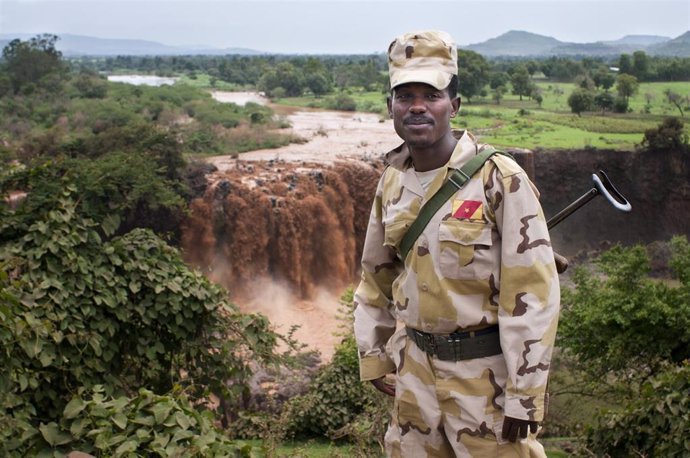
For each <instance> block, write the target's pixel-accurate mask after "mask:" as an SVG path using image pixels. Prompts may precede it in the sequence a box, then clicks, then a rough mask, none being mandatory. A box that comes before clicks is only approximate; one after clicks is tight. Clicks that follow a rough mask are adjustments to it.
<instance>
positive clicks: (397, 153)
mask: <svg viewBox="0 0 690 458" xmlns="http://www.w3.org/2000/svg"><path fill="white" fill-rule="evenodd" d="M452 134H453V137H455V138H456V139H457V140H458V143H457V145H455V149H454V150H453V153H452V154H451V156H450V159H449V160H448V162H447V163H446V167H447V168H449V169H459V168H461V167H462V166H463V165H464V164H465V162H467V161H469V160H470V159H471V158H472V156H474V155H476V154H477V152H478V151H479V148H478V145H477V140H476V139H475V138H474V136H473V135H472V134H471V133H469V132H468V131H466V130H453V131H452ZM385 160H386V163H387V164H388V165H389V166H391V167H393V168H394V169H397V170H399V171H401V172H405V170H407V169H410V168H412V156H411V155H410V150H409V148H408V147H407V143H403V144H401V145H400V146H398V147H397V148H394V149H392V150H390V151H389V152H388V153H386V157H385Z"/></svg>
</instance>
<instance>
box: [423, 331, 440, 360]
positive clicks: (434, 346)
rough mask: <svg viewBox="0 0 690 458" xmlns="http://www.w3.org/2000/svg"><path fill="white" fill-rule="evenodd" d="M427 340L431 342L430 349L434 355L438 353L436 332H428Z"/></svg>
mask: <svg viewBox="0 0 690 458" xmlns="http://www.w3.org/2000/svg"><path fill="white" fill-rule="evenodd" d="M425 337H426V341H427V342H428V344H429V350H430V351H431V354H432V355H438V344H437V343H436V336H435V335H434V334H431V333H428V334H426V335H425Z"/></svg>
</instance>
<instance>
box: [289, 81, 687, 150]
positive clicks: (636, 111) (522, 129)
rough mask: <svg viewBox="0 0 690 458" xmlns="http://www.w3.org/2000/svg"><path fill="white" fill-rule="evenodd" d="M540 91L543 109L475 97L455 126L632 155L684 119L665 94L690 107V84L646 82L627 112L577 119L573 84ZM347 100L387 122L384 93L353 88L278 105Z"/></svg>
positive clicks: (489, 137) (494, 136)
mask: <svg viewBox="0 0 690 458" xmlns="http://www.w3.org/2000/svg"><path fill="white" fill-rule="evenodd" d="M537 86H538V87H539V88H540V89H541V94H542V97H543V100H542V103H541V106H539V104H538V103H537V102H536V101H534V100H531V99H528V98H526V97H523V100H520V99H519V97H518V96H516V95H510V94H506V95H505V97H504V98H503V99H502V100H501V103H500V104H497V103H495V102H494V101H493V100H491V98H490V97H489V96H487V97H484V98H481V97H476V98H474V99H473V100H472V102H471V103H469V102H464V103H463V105H462V107H461V109H460V115H459V116H458V117H457V118H455V119H454V120H453V123H454V124H453V125H454V126H455V127H457V128H462V129H469V130H470V131H471V132H473V133H474V134H476V135H477V136H479V137H480V139H481V141H483V142H487V143H492V144H494V145H496V146H503V147H510V146H513V147H522V148H529V149H536V148H543V149H553V148H570V149H582V148H599V149H616V150H632V149H634V148H635V146H636V145H639V143H640V142H641V140H642V138H643V135H644V132H645V130H646V129H651V128H654V127H656V126H657V125H658V124H659V123H660V122H661V121H662V120H663V119H664V117H667V116H679V115H680V112H679V111H678V109H677V108H676V107H675V106H674V105H672V104H670V103H669V102H667V101H666V96H665V95H664V91H665V90H667V89H670V90H671V91H673V92H675V93H678V94H680V95H681V96H682V97H684V98H685V104H686V105H687V104H690V102H688V100H689V99H688V98H690V84H687V83H684V82H670V83H669V82H665V83H642V84H640V87H639V90H638V91H637V93H636V94H635V95H634V96H632V97H631V98H630V100H629V107H630V108H629V112H628V113H624V114H619V113H611V112H606V113H603V114H602V113H601V112H586V113H582V115H581V116H578V115H576V114H575V113H572V112H571V110H570V107H569V106H568V96H569V95H570V93H571V92H572V91H573V89H574V87H575V86H574V85H573V84H572V83H554V82H548V81H540V82H538V83H537ZM343 96H346V97H349V98H351V99H352V100H354V102H355V104H356V107H357V110H358V111H369V112H378V113H381V116H382V118H386V117H387V114H386V94H382V93H381V92H366V91H357V90H353V89H350V90H347V91H345V92H340V93H337V94H332V95H327V96H323V97H320V98H317V97H313V96H303V97H291V98H283V99H280V100H277V101H276V103H278V104H281V105H289V106H300V107H313V108H326V109H329V108H333V107H334V101H335V99H337V98H338V97H343ZM689 108H690V107H689ZM683 109H684V112H685V111H688V112H690V109H689V110H686V109H685V107H683ZM687 129H688V128H687V127H686V130H687Z"/></svg>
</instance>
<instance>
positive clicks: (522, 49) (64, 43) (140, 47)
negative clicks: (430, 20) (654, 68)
mask: <svg viewBox="0 0 690 458" xmlns="http://www.w3.org/2000/svg"><path fill="white" fill-rule="evenodd" d="M33 36H35V34H0V48H3V47H5V46H6V45H7V43H9V42H10V40H12V39H15V38H20V39H22V40H27V39H29V38H31V37H33ZM58 36H59V37H60V40H58V42H57V48H58V50H60V51H62V53H63V54H64V55H65V56H67V57H72V56H115V55H130V56H142V55H151V56H153V55H157V56H171V55H227V54H239V55H261V54H268V53H270V51H267V52H262V51H257V50H254V49H247V48H212V47H205V46H170V45H166V44H163V43H158V42H155V41H147V40H126V39H113V38H95V37H87V36H81V35H71V34H64V35H60V34H58ZM458 47H459V48H460V49H469V50H471V51H475V52H478V53H479V54H482V55H483V56H486V57H501V56H506V57H535V58H539V57H548V56H617V55H620V54H622V53H628V54H632V53H633V52H635V51H638V50H641V51H645V52H646V53H647V54H650V55H662V56H678V57H690V31H689V32H686V33H684V34H682V35H680V36H679V37H676V38H673V39H671V38H668V37H662V36H658V35H626V36H624V37H623V38H620V39H618V40H613V41H599V42H594V43H569V42H563V41H559V40H557V39H555V38H553V37H548V36H545V35H538V34H536V33H531V32H525V31H519V30H511V31H510V32H506V33H504V34H503V35H500V36H498V37H496V38H491V39H489V40H486V41H484V42H481V43H474V44H469V45H465V46H458Z"/></svg>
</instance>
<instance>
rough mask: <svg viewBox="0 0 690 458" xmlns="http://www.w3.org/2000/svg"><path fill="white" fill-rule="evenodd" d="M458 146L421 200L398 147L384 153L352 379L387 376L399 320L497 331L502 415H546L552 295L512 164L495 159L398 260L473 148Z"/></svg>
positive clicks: (536, 219) (539, 239)
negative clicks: (502, 369) (404, 242)
mask: <svg viewBox="0 0 690 458" xmlns="http://www.w3.org/2000/svg"><path fill="white" fill-rule="evenodd" d="M453 133H454V135H455V136H456V138H458V144H457V146H456V147H455V150H454V151H453V153H452V156H451V158H450V160H449V162H448V164H447V167H445V168H442V170H441V171H439V173H438V174H437V175H436V177H435V178H434V179H433V181H432V183H431V185H430V186H429V188H428V190H427V191H426V192H425V191H424V190H423V189H422V187H421V185H420V183H419V181H418V179H417V176H416V174H415V172H414V169H413V168H412V166H411V164H412V163H411V157H410V155H409V152H408V151H407V148H406V146H405V144H403V145H401V146H399V147H398V148H396V149H394V150H393V151H391V152H389V153H388V155H387V156H386V158H387V161H388V164H389V166H388V167H387V168H386V169H385V171H384V172H383V174H382V176H381V179H380V180H379V183H378V187H377V190H376V196H375V199H374V204H373V207H372V211H371V215H370V220H369V226H368V229H367V235H366V240H365V243H364V250H363V255H362V277H361V282H360V284H359V286H358V287H357V290H356V291H355V297H354V300H355V305H356V308H355V313H354V314H355V337H356V340H357V345H358V348H359V355H360V378H361V379H362V380H372V379H375V378H378V377H381V376H382V375H384V374H386V373H389V372H394V371H395V366H394V364H393V363H392V361H391V359H390V358H389V356H388V355H387V354H386V350H385V348H386V343H387V341H388V339H389V338H390V337H391V335H392V334H393V333H394V331H395V328H396V323H400V324H403V325H405V326H408V327H411V328H414V329H418V330H421V331H425V332H430V333H450V332H453V331H455V330H457V329H458V328H460V330H473V329H480V328H485V327H487V326H489V325H494V324H498V326H499V330H500V341H501V347H502V349H503V356H504V359H505V364H506V366H507V369H508V381H507V386H506V387H505V391H506V393H505V394H506V398H505V399H506V402H505V407H504V409H505V410H504V411H505V415H508V416H512V417H515V418H523V419H536V420H538V421H540V420H541V419H542V417H543V410H544V406H543V400H544V394H545V390H546V381H547V377H548V370H549V366H550V360H551V353H552V350H553V345H554V340H555V335H556V328H557V323H558V313H559V303H560V287H559V279H558V274H557V272H556V266H555V263H554V260H553V252H552V249H551V242H550V239H549V234H548V230H547V227H546V221H545V218H544V214H543V212H542V209H541V205H540V204H539V201H538V192H537V190H536V188H535V187H534V185H533V184H532V182H531V181H530V180H529V179H528V178H527V175H526V173H525V172H524V170H522V168H520V167H519V166H518V165H517V163H515V161H513V160H512V159H510V158H507V157H505V156H503V155H494V156H492V157H491V159H490V160H489V161H487V162H486V163H485V165H484V167H483V168H482V169H481V170H480V171H479V172H477V173H476V174H475V175H474V176H473V177H472V179H471V180H470V181H469V182H468V183H467V184H466V185H465V187H464V188H462V189H461V190H459V191H458V192H457V193H456V194H455V195H454V196H452V197H451V198H450V199H449V200H448V201H447V202H446V203H445V204H444V206H443V207H441V209H440V210H439V211H438V212H437V213H436V215H435V216H434V217H433V218H432V219H431V221H430V222H429V224H428V225H427V226H426V228H425V229H424V231H423V233H422V234H421V235H420V236H419V238H418V239H417V241H416V242H415V245H414V246H413V247H412V249H411V250H410V251H409V253H408V255H407V258H406V259H404V260H401V259H400V257H399V255H398V246H399V244H400V241H401V239H402V237H403V235H404V234H405V232H406V230H407V228H408V227H409V226H410V224H411V223H412V221H414V219H415V218H416V216H417V213H418V211H419V208H420V207H421V206H422V204H424V203H425V202H426V201H427V200H428V199H429V198H431V196H433V195H434V194H435V193H436V191H437V190H438V189H439V188H440V187H441V186H442V185H443V183H444V182H445V180H446V177H447V175H448V174H449V173H450V172H452V170H453V169H457V168H460V167H461V166H462V165H463V164H465V162H467V161H468V160H469V159H470V158H471V157H472V156H473V155H475V154H477V152H478V151H479V150H480V147H479V145H478V144H477V143H476V141H475V139H474V137H472V135H471V134H469V133H468V132H465V131H454V132H453Z"/></svg>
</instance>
